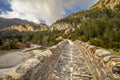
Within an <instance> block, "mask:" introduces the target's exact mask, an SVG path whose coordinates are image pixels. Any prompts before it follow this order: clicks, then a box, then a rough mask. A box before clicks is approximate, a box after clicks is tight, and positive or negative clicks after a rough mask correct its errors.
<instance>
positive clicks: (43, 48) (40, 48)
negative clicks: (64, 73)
mask: <svg viewBox="0 0 120 80" xmlns="http://www.w3.org/2000/svg"><path fill="white" fill-rule="evenodd" d="M46 49H47V48H46V47H38V48H33V49H30V50H26V51H25V52H28V51H32V50H42V51H45V50H46Z"/></svg>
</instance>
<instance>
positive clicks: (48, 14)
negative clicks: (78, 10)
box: [0, 0, 98, 25]
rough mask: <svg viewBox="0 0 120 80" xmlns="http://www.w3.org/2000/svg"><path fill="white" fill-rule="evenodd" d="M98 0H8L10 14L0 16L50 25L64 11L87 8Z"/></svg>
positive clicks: (60, 16) (64, 12)
mask: <svg viewBox="0 0 120 80" xmlns="http://www.w3.org/2000/svg"><path fill="white" fill-rule="evenodd" d="M97 1H98V0H9V3H10V4H11V8H12V9H13V11H12V12H8V14H4V13H3V14H1V15H0V17H5V18H21V19H27V20H29V21H33V22H39V20H45V21H46V24H48V25H50V24H52V23H53V22H55V21H56V20H57V19H59V18H62V17H63V16H64V15H65V14H66V11H65V10H66V9H68V10H72V8H75V7H77V6H79V7H87V8H89V7H90V6H91V5H92V4H94V3H95V2H97Z"/></svg>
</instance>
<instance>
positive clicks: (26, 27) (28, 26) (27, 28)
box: [4, 24, 48, 32]
mask: <svg viewBox="0 0 120 80" xmlns="http://www.w3.org/2000/svg"><path fill="white" fill-rule="evenodd" d="M47 29H48V26H47V25H46V24H25V25H13V26H11V27H8V28H5V29H4V30H18V31H20V32H21V31H43V30H47Z"/></svg>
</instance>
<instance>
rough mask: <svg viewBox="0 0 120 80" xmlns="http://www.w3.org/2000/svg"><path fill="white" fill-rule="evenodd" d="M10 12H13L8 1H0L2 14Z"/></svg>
mask: <svg viewBox="0 0 120 80" xmlns="http://www.w3.org/2000/svg"><path fill="white" fill-rule="evenodd" d="M8 11H12V9H11V5H10V4H9V2H8V0H0V14H1V13H2V12H4V13H7V12H8Z"/></svg>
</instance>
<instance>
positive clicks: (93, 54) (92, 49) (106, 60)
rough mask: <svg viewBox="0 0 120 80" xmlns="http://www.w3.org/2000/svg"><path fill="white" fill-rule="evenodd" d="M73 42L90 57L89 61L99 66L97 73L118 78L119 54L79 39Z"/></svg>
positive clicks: (119, 77) (119, 71) (119, 67)
mask: <svg viewBox="0 0 120 80" xmlns="http://www.w3.org/2000/svg"><path fill="white" fill-rule="evenodd" d="M75 44H76V46H77V48H78V49H79V50H80V51H82V52H83V54H85V56H86V58H89V57H90V60H91V61H90V62H93V63H95V64H96V65H95V66H96V67H97V66H99V67H100V68H101V72H100V69H99V67H97V68H98V70H99V71H98V74H101V75H103V74H104V73H105V74H104V75H106V76H109V77H111V79H112V77H114V78H113V79H115V80H118V79H120V56H115V55H113V54H112V53H111V52H109V51H107V50H105V49H102V48H100V47H96V46H93V45H89V44H88V43H84V42H82V41H79V40H76V41H75ZM88 56H89V57H88ZM86 61H87V60H86ZM88 65H89V64H88ZM91 72H92V71H91ZM103 79H104V78H103ZM111 79H110V80H111Z"/></svg>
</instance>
